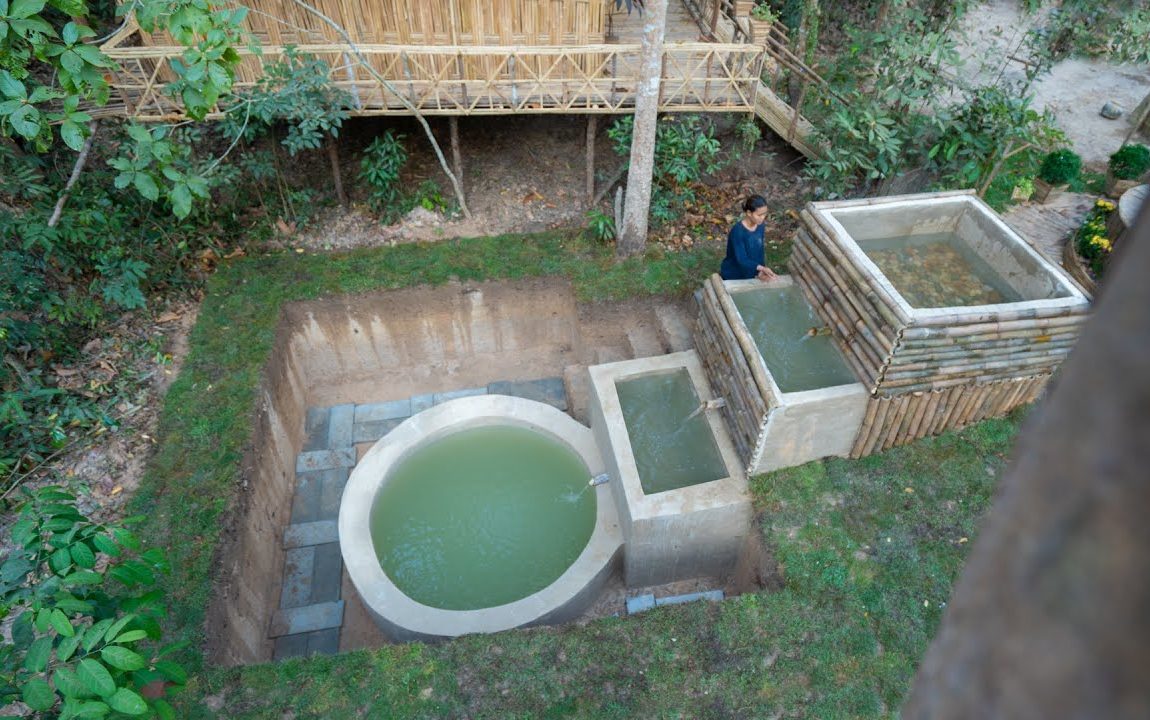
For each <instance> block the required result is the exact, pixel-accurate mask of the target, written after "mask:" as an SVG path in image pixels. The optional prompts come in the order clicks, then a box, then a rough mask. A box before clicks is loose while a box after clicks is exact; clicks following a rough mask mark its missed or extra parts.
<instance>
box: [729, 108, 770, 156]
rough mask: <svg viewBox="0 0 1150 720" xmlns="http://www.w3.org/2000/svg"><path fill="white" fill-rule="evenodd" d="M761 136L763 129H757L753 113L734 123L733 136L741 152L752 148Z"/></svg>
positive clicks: (757, 125) (757, 124) (749, 150)
mask: <svg viewBox="0 0 1150 720" xmlns="http://www.w3.org/2000/svg"><path fill="white" fill-rule="evenodd" d="M762 137H763V131H762V130H760V129H759V123H758V121H756V120H755V116H754V115H748V116H746V117H745V118H743V119H742V120H740V121H739V122H738V124H737V125H735V138H736V140H737V142H738V145H739V148H740V149H741V150H742V151H743V152H751V151H752V150H754V149H755V144H756V143H757V142H759V140H760V139H762Z"/></svg>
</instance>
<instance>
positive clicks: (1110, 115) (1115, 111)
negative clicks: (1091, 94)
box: [1098, 102, 1126, 120]
mask: <svg viewBox="0 0 1150 720" xmlns="http://www.w3.org/2000/svg"><path fill="white" fill-rule="evenodd" d="M1124 112H1126V111H1125V110H1124V109H1123V108H1122V106H1121V105H1119V104H1118V103H1116V102H1108V103H1106V104H1105V105H1103V106H1102V110H1101V111H1099V113H1098V114H1099V115H1101V116H1102V117H1104V118H1106V119H1107V120H1117V119H1118V118H1120V117H1122V113H1124Z"/></svg>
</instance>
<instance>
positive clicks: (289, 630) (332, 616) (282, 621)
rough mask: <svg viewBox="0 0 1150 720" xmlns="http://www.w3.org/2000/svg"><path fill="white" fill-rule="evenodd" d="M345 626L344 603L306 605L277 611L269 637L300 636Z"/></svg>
mask: <svg viewBox="0 0 1150 720" xmlns="http://www.w3.org/2000/svg"><path fill="white" fill-rule="evenodd" d="M341 625H343V601H342V600H339V601H336V602H327V603H320V604H317V605H304V606H303V607H298V608H287V609H281V610H277V611H276V614H275V615H273V616H272V625H271V631H270V632H269V635H270V636H271V637H280V636H281V635H298V634H299V633H306V632H312V631H314V630H327V629H329V628H338V627H340V626H341Z"/></svg>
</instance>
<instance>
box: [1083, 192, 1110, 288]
mask: <svg viewBox="0 0 1150 720" xmlns="http://www.w3.org/2000/svg"><path fill="white" fill-rule="evenodd" d="M1115 207H1116V206H1115V205H1114V203H1112V202H1110V201H1109V200H1098V201H1097V202H1095V203H1094V207H1093V208H1091V210H1090V213H1089V214H1088V215H1087V216H1086V220H1085V221H1084V222H1083V223H1082V227H1080V228H1078V232H1077V234H1075V236H1074V249H1075V250H1077V251H1078V254H1079V255H1080V256H1081V257H1082V259H1083V260H1085V261H1086V263H1087V264H1088V265H1089V266H1090V271H1091V272H1092V273H1094V276H1095V277H1096V278H1100V277H1102V271H1103V269H1104V268H1105V266H1106V260H1107V259H1108V258H1109V257H1110V252H1111V251H1112V250H1113V249H1114V246H1113V244H1112V243H1111V242H1110V239H1109V238H1108V237H1107V236H1106V218H1107V217H1109V216H1110V213H1112V212H1114V209H1115Z"/></svg>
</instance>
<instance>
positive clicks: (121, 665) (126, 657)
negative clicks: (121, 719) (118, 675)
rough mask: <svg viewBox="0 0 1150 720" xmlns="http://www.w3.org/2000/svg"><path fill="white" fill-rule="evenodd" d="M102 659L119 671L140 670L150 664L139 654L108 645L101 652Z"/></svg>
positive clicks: (124, 648)
mask: <svg viewBox="0 0 1150 720" xmlns="http://www.w3.org/2000/svg"><path fill="white" fill-rule="evenodd" d="M100 657H101V658H103V660H104V662H106V663H108V664H109V665H111V666H112V667H114V668H117V669H119V670H127V671H131V670H139V669H140V668H142V667H145V666H146V665H147V664H148V663H147V661H146V660H144V657H143V656H142V655H140V654H139V653H137V652H133V651H131V650H129V649H128V648H126V647H120V646H119V645H108V646H107V647H105V648H104V649H103V650H101V651H100ZM113 707H114V706H113Z"/></svg>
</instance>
